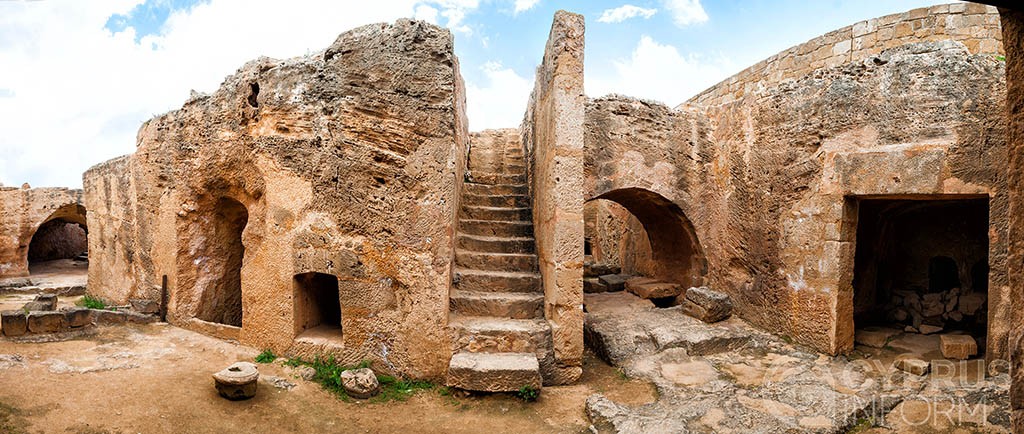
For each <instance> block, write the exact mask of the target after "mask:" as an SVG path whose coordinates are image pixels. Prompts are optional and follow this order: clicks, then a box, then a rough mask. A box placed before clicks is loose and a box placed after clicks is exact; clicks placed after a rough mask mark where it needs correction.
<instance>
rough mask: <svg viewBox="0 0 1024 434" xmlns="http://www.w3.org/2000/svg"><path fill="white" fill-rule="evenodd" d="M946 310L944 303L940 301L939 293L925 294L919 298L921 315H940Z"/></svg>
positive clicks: (940, 295)
mask: <svg viewBox="0 0 1024 434" xmlns="http://www.w3.org/2000/svg"><path fill="white" fill-rule="evenodd" d="M945 311H946V305H945V303H943V301H942V294H941V293H934V294H925V295H924V297H923V298H922V299H921V315H923V316H924V317H926V318H927V317H934V316H939V315H942V313H943V312H945Z"/></svg>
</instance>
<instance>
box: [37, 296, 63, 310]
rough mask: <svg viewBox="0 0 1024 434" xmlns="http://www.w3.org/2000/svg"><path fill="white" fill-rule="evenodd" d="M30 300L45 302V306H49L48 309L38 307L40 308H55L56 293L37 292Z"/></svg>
mask: <svg viewBox="0 0 1024 434" xmlns="http://www.w3.org/2000/svg"><path fill="white" fill-rule="evenodd" d="M32 301H35V302H39V303H45V304H46V305H47V306H49V308H48V309H40V310H57V295H56V294H39V295H37V296H36V297H35V298H33V299H32Z"/></svg>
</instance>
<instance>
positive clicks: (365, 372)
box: [341, 368, 380, 399]
mask: <svg viewBox="0 0 1024 434" xmlns="http://www.w3.org/2000/svg"><path fill="white" fill-rule="evenodd" d="M341 385H342V386H343V387H344V388H345V393H347V394H348V396H351V397H353V398H358V399H366V398H369V397H372V396H374V395H376V394H378V393H380V383H379V382H378V381H377V375H376V374H374V373H373V370H372V369H370V368H361V369H349V370H347V371H342V373H341Z"/></svg>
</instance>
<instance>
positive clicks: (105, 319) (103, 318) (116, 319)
mask: <svg viewBox="0 0 1024 434" xmlns="http://www.w3.org/2000/svg"><path fill="white" fill-rule="evenodd" d="M89 312H90V313H92V322H94V323H96V325H112V324H124V322H125V320H126V318H125V313H124V312H117V311H113V310H104V309H89Z"/></svg>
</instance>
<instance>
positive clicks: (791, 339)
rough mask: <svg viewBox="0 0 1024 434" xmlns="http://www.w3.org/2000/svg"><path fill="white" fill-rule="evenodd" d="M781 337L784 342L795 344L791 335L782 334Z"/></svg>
mask: <svg viewBox="0 0 1024 434" xmlns="http://www.w3.org/2000/svg"><path fill="white" fill-rule="evenodd" d="M779 337H780V338H782V342H785V343H787V344H790V345H793V338H791V337H789V335H782V336H779Z"/></svg>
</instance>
